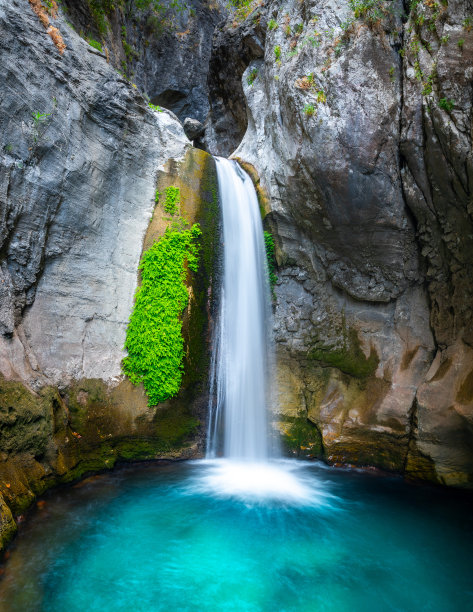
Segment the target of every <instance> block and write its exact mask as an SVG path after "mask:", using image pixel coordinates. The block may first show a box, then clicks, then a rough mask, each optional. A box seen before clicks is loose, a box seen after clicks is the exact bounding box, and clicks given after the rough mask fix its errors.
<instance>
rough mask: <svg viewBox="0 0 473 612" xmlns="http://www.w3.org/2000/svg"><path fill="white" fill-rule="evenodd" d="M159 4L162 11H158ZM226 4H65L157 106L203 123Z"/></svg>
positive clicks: (73, 0) (72, 0) (190, 0)
mask: <svg viewBox="0 0 473 612" xmlns="http://www.w3.org/2000/svg"><path fill="white" fill-rule="evenodd" d="M140 4H141V5H142V6H143V7H144V8H143V9H140V8H139V5H140ZM154 4H156V5H157V6H158V10H153V5H154ZM226 4H227V3H225V2H223V1H221V0H177V1H176V0H174V1H173V2H171V1H168V0H163V1H161V2H152V1H150V2H141V3H138V2H136V0H124V1H123V2H115V3H113V2H107V1H105V0H96V1H95V2H90V1H89V2H88V1H87V0H80V1H79V2H78V1H77V0H65V1H64V3H63V5H64V10H65V12H66V16H67V18H68V19H69V20H70V21H71V22H72V23H73V25H74V27H75V28H76V30H77V31H80V32H82V34H83V35H84V36H85V37H86V38H92V39H93V40H97V42H100V43H101V44H102V48H103V51H104V53H105V54H106V55H107V57H108V58H109V59H110V61H111V63H112V65H114V66H115V68H117V69H118V70H120V71H122V72H124V73H125V74H126V75H127V76H128V77H129V78H130V80H132V81H133V82H134V83H136V85H137V86H138V88H139V89H140V91H142V92H144V93H146V94H147V95H148V96H149V98H150V99H151V102H152V103H153V104H158V105H161V106H163V107H165V108H167V109H170V110H172V111H173V112H174V113H175V114H176V115H177V116H178V117H179V119H180V120H181V121H184V119H185V118H186V117H192V118H193V119H197V120H199V121H204V120H205V118H206V116H207V112H208V109H209V102H208V86H207V74H208V64H209V59H210V50H211V45H212V36H213V32H214V29H215V27H216V25H217V24H218V23H219V22H220V21H221V20H222V18H223V17H224V16H225V15H226V14H227V12H228V11H227V9H226ZM94 6H95V9H94Z"/></svg>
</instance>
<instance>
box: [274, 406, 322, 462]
mask: <svg viewBox="0 0 473 612" xmlns="http://www.w3.org/2000/svg"><path fill="white" fill-rule="evenodd" d="M280 423H281V429H282V436H281V439H282V443H283V445H284V446H285V447H286V448H287V450H288V451H289V452H290V453H291V454H292V455H296V456H297V457H306V458H315V457H322V456H323V444H322V436H321V434H320V431H319V429H318V427H317V426H316V425H315V424H314V423H312V422H311V421H309V419H308V418H307V415H306V414H305V413H304V414H301V415H299V416H297V417H290V416H283V417H282V418H281V420H280Z"/></svg>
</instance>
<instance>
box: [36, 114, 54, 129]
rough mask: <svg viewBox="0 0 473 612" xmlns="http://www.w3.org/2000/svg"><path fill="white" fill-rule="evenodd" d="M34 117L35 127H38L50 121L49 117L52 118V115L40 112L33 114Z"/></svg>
mask: <svg viewBox="0 0 473 612" xmlns="http://www.w3.org/2000/svg"><path fill="white" fill-rule="evenodd" d="M32 116H33V123H34V125H35V127H38V126H39V125H40V124H41V123H44V122H45V121H47V120H48V117H50V116H51V113H40V112H39V111H36V113H32Z"/></svg>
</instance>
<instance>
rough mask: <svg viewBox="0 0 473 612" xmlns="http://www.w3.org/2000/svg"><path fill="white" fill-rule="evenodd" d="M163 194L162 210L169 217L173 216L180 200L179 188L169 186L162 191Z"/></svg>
mask: <svg viewBox="0 0 473 612" xmlns="http://www.w3.org/2000/svg"><path fill="white" fill-rule="evenodd" d="M164 194H165V196H166V198H165V200H164V210H165V211H166V212H167V213H168V214H169V215H175V214H176V212H177V209H178V206H179V202H180V199H181V192H180V190H179V187H174V186H173V185H171V186H170V187H168V188H167V189H166V190H165V191H164Z"/></svg>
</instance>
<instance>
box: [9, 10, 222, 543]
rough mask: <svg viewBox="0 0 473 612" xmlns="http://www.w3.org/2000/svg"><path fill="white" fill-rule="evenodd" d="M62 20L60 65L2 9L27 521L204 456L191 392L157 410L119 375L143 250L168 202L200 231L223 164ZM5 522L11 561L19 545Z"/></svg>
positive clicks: (12, 457) (14, 350) (12, 418)
mask: <svg viewBox="0 0 473 612" xmlns="http://www.w3.org/2000/svg"><path fill="white" fill-rule="evenodd" d="M49 19H50V21H51V23H52V24H53V25H54V27H56V28H58V30H59V32H60V35H61V36H62V39H63V41H64V43H65V45H66V48H65V50H64V52H63V53H62V54H61V53H60V51H59V50H58V48H57V47H56V46H55V45H54V43H53V40H52V38H51V37H50V36H49V35H48V33H47V30H46V28H45V27H44V26H43V25H42V23H41V22H40V20H39V19H38V17H37V16H36V15H35V13H34V12H33V10H32V8H31V6H30V4H29V3H28V2H27V0H0V55H1V58H2V61H1V66H0V82H1V84H2V85H1V93H2V95H1V99H0V106H1V111H2V112H1V113H0V117H1V118H0V133H1V138H0V141H1V147H2V148H1V151H0V201H1V205H2V206H1V218H0V241H1V253H0V259H1V263H0V267H1V279H0V280H1V282H0V332H1V335H0V374H1V380H0V481H1V482H2V483H3V484H5V483H6V484H5V486H3V488H2V489H1V491H0V496H1V497H2V498H3V499H4V500H5V502H6V504H7V506H8V507H9V508H10V509H11V510H12V511H13V513H14V514H19V513H21V512H22V511H23V510H24V509H25V508H26V507H28V506H29V505H30V504H31V503H32V502H33V501H34V499H35V496H36V495H39V494H41V493H42V492H43V491H44V490H45V489H47V488H48V487H50V486H52V485H54V484H57V483H59V482H70V481H73V480H74V479H77V478H79V477H81V475H83V474H84V473H87V472H90V471H94V470H101V469H104V468H109V467H112V466H113V465H114V463H115V462H116V461H117V460H130V459H146V458H155V457H169V458H182V457H189V456H195V455H196V453H198V452H199V448H198V441H199V435H198V434H199V431H200V430H199V429H198V426H199V418H202V417H201V414H202V409H204V410H205V402H204V401H202V402H201V404H202V405H201V404H199V405H197V404H198V400H195V394H194V395H193V396H192V397H191V396H189V395H186V394H185V393H186V391H185V392H184V396H183V397H181V398H180V399H178V400H176V401H174V402H173V401H172V400H171V401H168V402H166V403H164V404H162V405H160V406H159V407H158V408H150V407H149V406H148V400H147V397H146V396H145V394H144V392H143V390H142V389H141V388H139V387H133V386H132V385H131V383H130V382H129V381H127V380H125V379H124V377H123V376H122V372H121V361H122V359H123V357H124V356H125V352H124V350H123V345H124V342H125V333H126V327H127V322H128V320H129V317H130V313H131V309H132V305H133V300H134V294H135V291H136V288H137V285H138V280H139V279H138V264H139V260H140V257H141V254H142V250H143V243H144V240H145V237H146V239H148V240H150V241H151V242H152V241H153V240H154V239H156V238H159V236H160V235H161V234H162V232H163V231H164V229H163V227H164V226H163V224H162V223H161V225H160V226H159V227H158V228H156V224H158V225H159V222H160V221H161V214H155V215H154V217H153V219H154V225H153V227H151V225H150V221H151V218H152V215H153V211H154V209H155V206H156V202H155V197H156V191H157V190H158V189H162V187H161V184H163V185H164V186H165V187H167V186H168V185H169V184H176V185H178V186H180V187H181V188H182V191H184V189H186V191H185V193H186V201H185V206H186V208H185V211H184V213H185V215H186V217H187V218H188V219H189V221H190V222H191V223H192V222H193V221H194V220H199V218H198V217H199V214H200V212H199V211H200V209H201V208H202V206H203V205H202V202H203V201H204V200H203V199H202V194H201V192H200V189H201V179H202V177H203V176H204V174H205V172H206V169H208V164H209V163H210V162H211V158H210V157H209V156H208V155H207V154H205V153H204V152H202V151H197V150H195V149H192V148H191V143H190V142H189V140H188V139H187V138H186V136H185V134H184V131H183V128H182V125H181V124H180V122H179V121H178V120H177V118H176V117H175V116H174V115H173V114H172V113H170V112H168V111H166V110H163V111H162V112H157V111H153V110H152V109H151V108H150V107H149V105H148V102H147V101H146V100H145V98H144V97H143V96H142V95H141V93H140V92H139V90H138V89H137V88H136V87H133V85H132V83H131V82H130V81H129V80H126V79H125V78H123V76H122V75H120V74H119V73H118V72H117V71H116V70H115V69H114V68H113V67H112V66H111V65H110V64H109V63H108V62H107V58H106V56H105V54H103V53H100V52H99V51H98V50H97V49H95V48H93V47H92V46H91V45H89V44H88V43H87V42H86V41H85V40H84V39H83V38H81V37H80V36H79V35H78V34H77V33H76V32H75V31H74V30H73V29H72V28H71V27H70V26H69V25H68V23H67V22H66V19H65V18H64V16H61V15H59V16H58V17H57V18H53V17H52V16H50V17H49ZM209 160H210V162H209ZM207 174H208V173H207ZM206 176H207V175H206ZM178 181H181V182H178ZM207 182H208V184H207V185H206V190H207V192H208V194H210V196H208V197H213V196H212V190H211V188H212V185H211V184H210V182H209V178H208V176H207ZM158 212H159V213H161V211H158ZM149 227H151V230H149V231H148V228H149ZM148 246H150V245H149V244H148ZM200 289H201V291H202V288H200ZM192 295H193V299H195V296H196V291H195V290H194V293H193V294H192ZM205 295H207V293H206V292H205ZM202 310H205V308H204V307H202ZM194 311H195V312H196V313H197V308H194ZM200 318H202V317H200ZM187 321H188V326H187V327H188V329H193V330H194V332H193V333H195V329H196V328H195V327H193V322H192V321H193V320H192V318H191V315H190V314H189V315H188V316H187ZM189 321H190V323H189ZM199 329H202V325H201V327H200V328H199ZM186 333H187V332H186ZM199 333H200V332H199ZM188 334H189V337H190V334H191V331H189V332H188ZM187 340H188V338H187V336H186V342H187ZM195 341H197V342H198V343H199V347H200V346H201V345H204V342H203V340H201V339H199V338H197V339H194V342H195ZM201 350H205V349H201V348H199V349H198V351H196V352H193V351H190V352H191V355H192V357H195V356H196V355H197V354H199V355H200V353H199V351H201ZM199 367H200V365H199ZM189 380H190V381H191V383H192V384H194V386H195V385H196V384H197V383H196V380H197V376H196V375H194V373H191V375H190V376H189ZM199 380H200V379H199ZM194 400H195V401H196V402H197V403H196V404H193V403H192V402H193V401H194ZM5 508H6V506H4V504H3V501H2V499H0V512H1V519H0V546H1V545H2V544H4V543H5V542H6V541H7V540H8V539H9V538H10V537H11V535H12V533H13V531H14V529H15V525H14V523H13V522H12V520H11V514H9V512H10V511H9V510H8V512H7V510H6V509H5ZM4 510H5V511H4Z"/></svg>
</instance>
